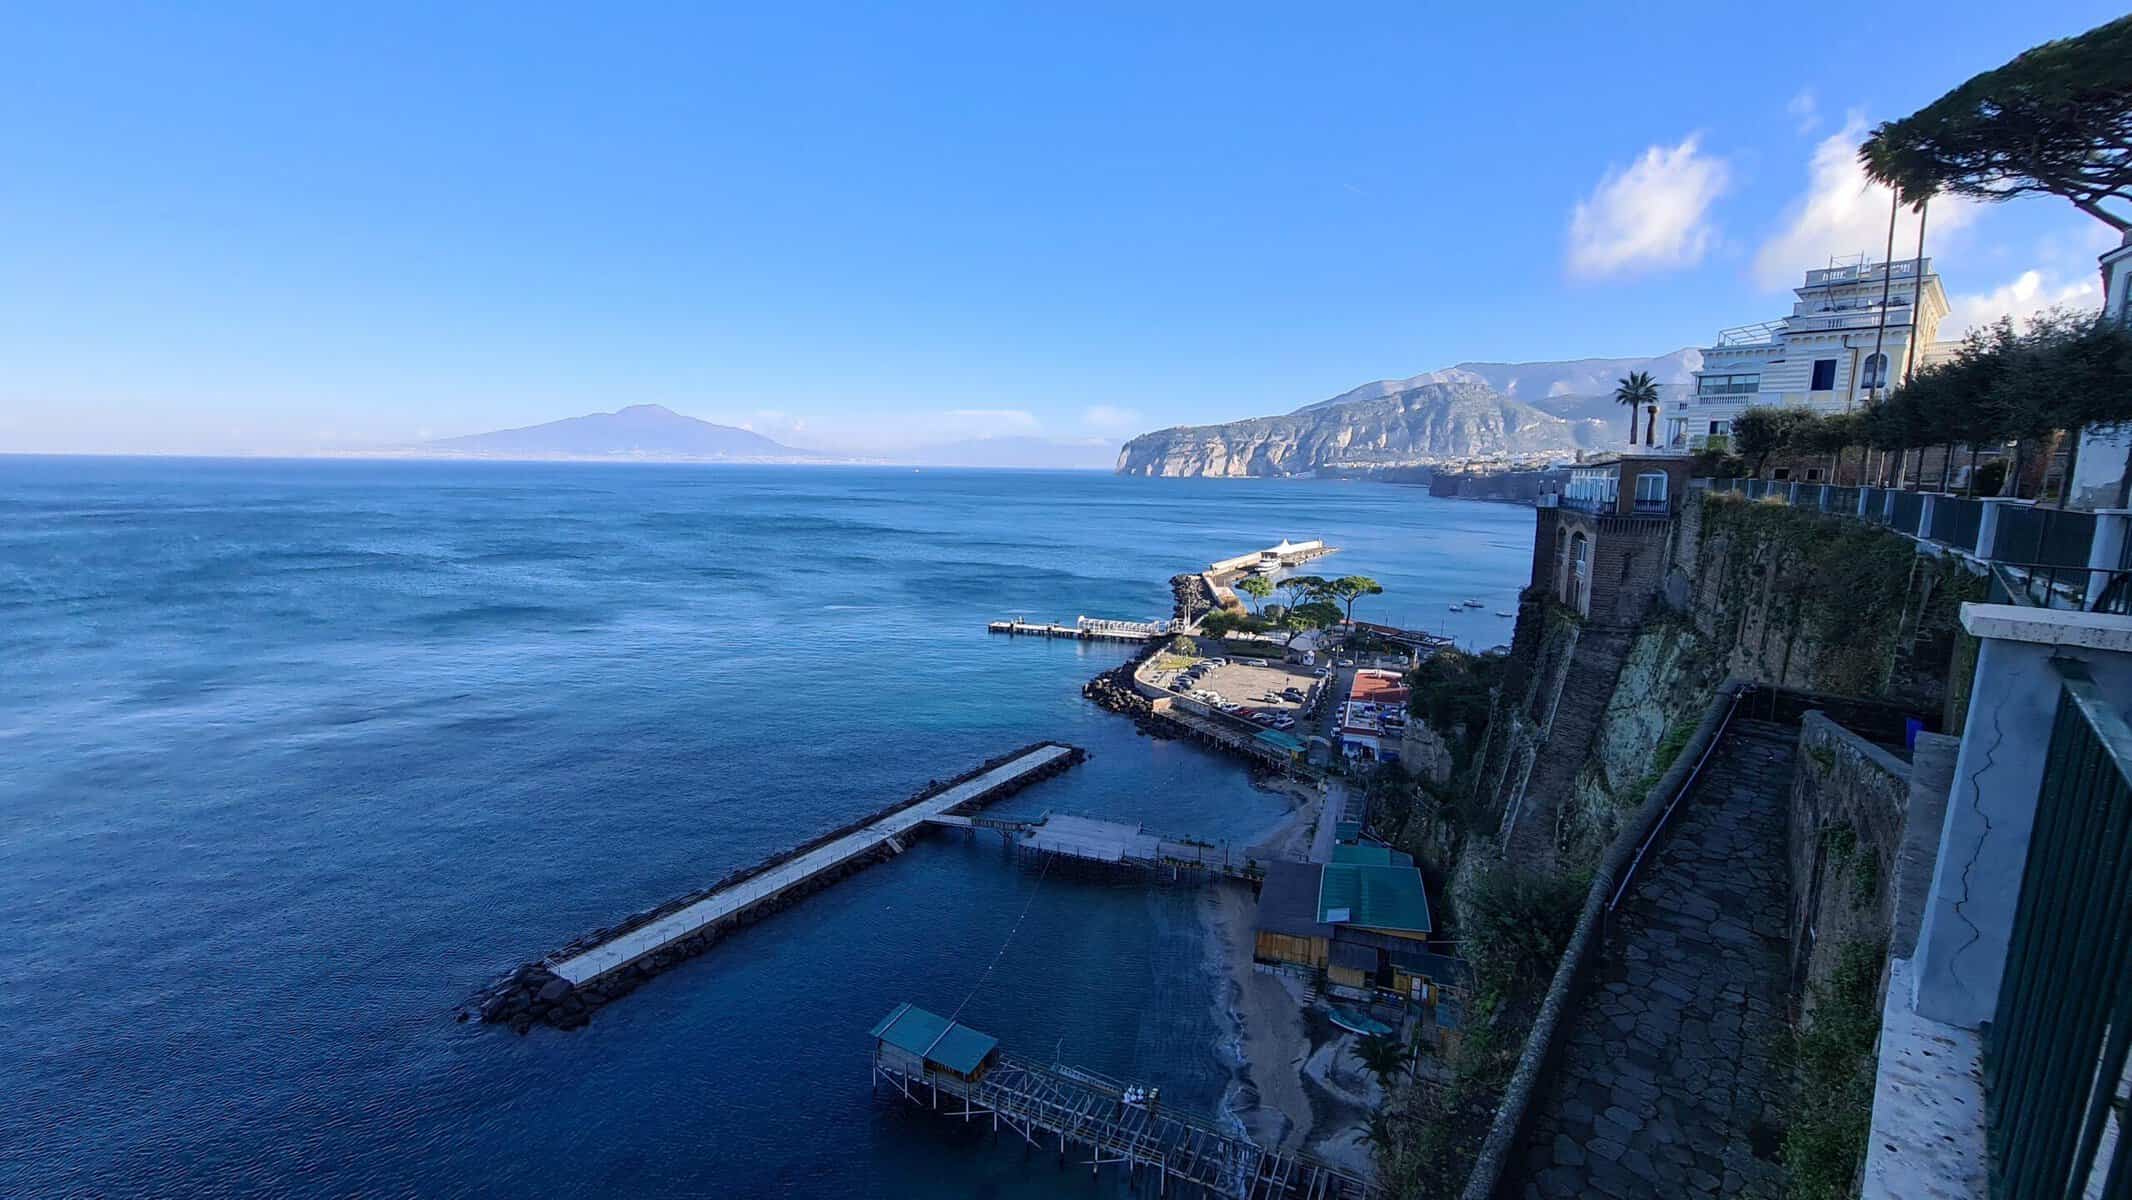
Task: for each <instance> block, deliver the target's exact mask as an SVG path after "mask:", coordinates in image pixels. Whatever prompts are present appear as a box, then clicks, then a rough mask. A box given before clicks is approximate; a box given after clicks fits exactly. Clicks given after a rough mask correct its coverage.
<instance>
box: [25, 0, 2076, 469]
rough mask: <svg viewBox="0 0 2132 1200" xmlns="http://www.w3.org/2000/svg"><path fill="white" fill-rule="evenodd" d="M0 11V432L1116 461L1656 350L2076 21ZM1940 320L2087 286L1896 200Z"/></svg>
mask: <svg viewBox="0 0 2132 1200" xmlns="http://www.w3.org/2000/svg"><path fill="white" fill-rule="evenodd" d="M334 7H335V8H337V9H339V10H345V11H329V10H328V6H294V5H262V6H258V7H256V8H254V7H240V6H208V5H198V6H192V5H187V6H160V7H157V8H147V7H143V8H105V7H101V6H96V5H91V4H68V5H64V6H51V7H24V6H6V7H0V33H4V42H5V44H6V45H7V46H8V47H9V53H8V55H7V70H6V71H4V72H0V450H7V449H21V450H114V451H145V450H163V451H187V452H229V451H283V452H285V451H293V450H307V449H320V448H324V449H332V448H337V447H345V446H351V445H359V444H363V443H373V442H381V441H384V442H390V441H404V440H409V439H414V438H418V437H422V436H426V435H427V436H445V435H449V434H459V433H469V432H476V431H480V430H484V429H490V428H497V427H501V426H509V425H521V424H530V423H533V422H536V421H543V420H550V419H554V418H557V417H563V416H570V415H575V414H578V413H582V412H587V411H593V410H599V409H609V408H614V407H618V406H620V405H622V404H628V403H639V402H651V403H661V404H666V405H668V406H670V407H672V408H675V409H677V410H680V411H683V412H687V413H691V414H694V415H697V416H702V417H706V418H709V419H713V420H723V421H727V422H730V423H736V424H742V423H744V424H747V425H749V426H750V427H753V428H756V429H758V430H761V431H763V432H766V433H770V434H771V435H773V436H777V437H781V438H784V439H786V440H790V441H794V442H797V443H800V444H806V445H814V446H824V447H830V448H837V449H846V450H849V449H857V448H863V447H866V446H880V447H893V446H898V445H907V444H909V443H911V442H914V441H925V440H937V439H945V438H951V437H957V436H976V435H996V434H1015V433H1020V434H1026V433H1033V434H1040V435H1043V436H1049V437H1061V438H1079V437H1109V438H1122V437H1124V436H1127V435H1129V434H1131V433H1135V432H1140V431H1143V430H1145V429H1149V428H1155V427H1159V426H1163V425H1169V424H1178V423H1187V422H1200V421H1211V420H1222V419H1228V418H1234V417H1242V416H1249V415H1256V414H1261V413H1267V412H1278V411H1286V410H1287V409H1290V408H1294V407H1296V406H1298V405H1301V404H1305V403H1308V402H1311V401H1314V400H1319V399H1323V398H1324V397H1326V396H1329V395H1332V394H1335V393H1337V392H1340V391H1343V390H1346V389H1347V388H1349V387H1352V386H1354V385H1357V384H1360V383H1363V382H1365V381H1367V380H1371V379H1377V378H1384V377H1396V376H1404V375H1410V374H1414V373H1417V372H1420V371H1424V370H1428V369H1432V368H1436V367H1441V366H1446V365H1449V364H1450V363H1453V362H1456V361H1460V360H1467V359H1491V360H1523V359H1555V358H1572V357H1580V356H1587V355H1631V354H1657V353H1663V352H1665V351H1668V350H1672V349H1675V348H1678V347H1680V346H1683V345H1698V344H1702V343H1704V342H1706V341H1708V340H1709V339H1710V337H1711V336H1712V335H1713V334H1714V333H1715V331H1716V330H1717V329H1718V328H1719V327H1721V326H1727V325H1734V324H1741V323H1745V322H1748V321H1754V320H1761V319H1765V318H1767V317H1771V316H1774V315H1776V314H1778V313H1779V312H1781V311H1783V309H1782V305H1783V303H1784V301H1785V300H1786V299H1787V297H1786V294H1785V291H1784V289H1785V287H1786V286H1787V283H1786V281H1787V280H1790V279H1792V278H1793V277H1794V276H1795V275H1797V274H1798V273H1799V272H1802V271H1804V270H1805V269H1806V268H1807V267H1809V266H1813V265H1817V264H1819V263H1822V262H1824V261H1825V260H1826V258H1827V256H1828V255H1829V254H1832V253H1845V252H1855V251H1860V250H1871V251H1873V252H1874V254H1875V256H1876V257H1877V256H1878V252H1879V246H1880V240H1879V239H1880V237H1881V233H1880V232H1878V231H1879V230H1881V228H1882V224H1883V222H1884V219H1885V208H1884V207H1881V205H1879V204H1877V203H1874V202H1873V201H1872V199H1871V197H1869V196H1862V195H1860V193H1859V186H1858V180H1857V179H1856V177H1855V175H1854V174H1852V173H1851V172H1850V168H1849V165H1848V164H1849V146H1850V145H1851V144H1852V143H1854V142H1855V141H1856V139H1857V137H1858V135H1859V133H1860V131H1861V125H1860V124H1859V122H1861V121H1863V122H1870V121H1876V120H1881V119H1886V118H1889V117H1893V116H1900V115H1903V114H1906V113H1908V112H1909V111H1911V110H1912V109H1914V108H1916V107H1917V106H1919V105H1921V104H1923V103H1926V102H1928V101H1930V100H1931V99H1933V98H1935V97H1936V96H1938V95H1939V94H1941V93H1942V92H1944V91H1946V90H1947V89H1948V88H1950V87H1952V86H1954V85H1955V84H1957V83H1959V82H1960V81H1961V80H1963V79H1965V78H1967V77H1968V76H1969V75H1970V74H1973V73H1974V72H1976V71H1978V70H1982V69H1986V68H1989V67H1992V66H1996V65H1998V64H1999V63H2001V62H2003V61H2004V60H2006V59H2007V58H2009V57H2011V56H2012V55H2013V54H2015V53H2016V52H2018V51H2020V50H2022V49H2024V48H2026V47H2028V46H2030V45H2032V44H2034V43H2036V42H2038V41H2042V40H2045V39H2047V38H2050V37H2054V36H2064V35H2067V34H2072V33H2077V32H2080V31H2082V30H2085V29H2087V28H2090V27H2092V26H2094V25H2096V24H2099V23H2101V22H2102V21H2105V20H2108V19H2110V18H2112V17H2114V16H2116V15H2118V13H2117V12H2116V11H2115V10H2113V9H2112V8H2111V7H2109V6H2107V5H2099V4H2088V3H2054V4H2049V5H2002V4H1990V5H1986V4H1981V3H1977V4H1970V3H1958V2H1948V3H1941V4H1937V5H1934V6H1930V7H1929V8H1926V9H1922V10H1921V9H1918V8H1917V7H1916V6H1895V5H1889V6H1885V7H1880V8H1876V7H1875V6H1865V5H1858V4H1855V3H1852V4H1844V5H1833V4H1830V5H1822V4H1807V5H1795V6H1791V7H1788V8H1785V9H1783V10H1781V12H1775V11H1772V12H1771V13H1770V14H1769V15H1766V16H1764V17H1761V18H1757V19H1753V20H1749V19H1746V18H1744V17H1742V16H1740V15H1738V13H1737V11H1736V10H1734V9H1732V8H1731V7H1729V6H1713V5H1708V4H1698V5H1691V6H1670V5H1642V6H1635V7H1631V8H1623V7H1620V6H1578V7H1573V8H1565V9H1564V10H1562V11H1558V12H1551V13H1550V12H1544V11H1538V10H1531V9H1527V8H1526V7H1525V6H1521V5H1481V6H1461V7H1463V8H1467V9H1471V10H1472V11H1460V12H1455V13H1446V12H1443V11H1432V10H1440V9H1442V8H1444V7H1447V6H1435V5H1416V4H1402V5H1387V6H1368V5H1353V6H1329V7H1323V6H1321V7H1320V8H1319V9H1318V10H1316V11H1311V12H1305V11H1303V9H1304V6H1296V5H1277V6H1242V5H1236V4H1226V5H1219V6H1213V5H1209V6H1203V7H1202V6H1187V5H1160V6H1157V5H1144V4H1141V5H1099V4H1080V5H1046V6H1026V7H1025V8H1024V10H1023V11H1020V12H1009V11H1008V10H1007V6H1002V5H995V4H968V5H938V4H916V3H912V4H902V5H869V6H865V7H863V8H861V7H856V6H854V7H851V8H844V7H831V6H816V5H808V4H792V3H787V4H778V5H747V6H732V7H729V8H723V9H712V8H707V7H701V6H695V5H675V6H672V7H642V6H629V7H627V8H624V7H621V6H612V7H611V8H610V7H609V6H602V8H601V10H599V11H594V10H593V9H591V8H588V7H585V6H578V7H576V8H574V9H562V8H558V9H554V10H551V11H542V10H540V9H538V8H537V7H536V6H530V5H498V6H495V7H493V8H487V9H462V10H460V11H458V12H457V13H455V14H453V15H439V14H438V13H437V12H434V11H430V9H429V6H409V7H406V8H399V9H395V8H392V7H390V6H387V5H382V4H380V5H346V6H334ZM1932 224H1933V229H1932V232H1933V237H1932V239H1931V241H1930V242H1929V244H1928V251H1929V252H1931V253H1933V254H1934V255H1935V256H1936V257H1937V258H1938V259H1939V260H1940V266H1941V270H1942V273H1943V277H1944V279H1945V282H1946V285H1947V287H1948V290H1949V292H1950V293H1951V294H1952V295H1953V296H1954V298H1955V303H1956V309H1957V318H1958V319H1975V318H1978V317H1981V316H1983V315H1987V314H1988V313H1990V312H1995V311H2003V310H2006V309H2008V308H2013V309H2023V308H2032V307H2034V306H2035V305H2037V304H2039V303H2043V302H2046V301H2049V300H2055V299H2059V298H2065V299H2070V300H2074V301H2081V302H2095V301H2099V294H2098V293H2097V292H2096V290H2095V281H2094V280H2095V273H2094V268H2093V263H2094V256H2095V254H2096V253H2098V252H2099V251H2100V250H2102V249H2104V248H2106V247H2107V246H2108V245H2110V244H2111V239H2110V238H2108V237H2106V236H2105V233H2106V231H2104V230H2103V229H2102V227H2101V226H2100V225H2099V223H2097V222H2095V221H2093V220H2091V219H2088V218H2086V217H2083V216H2080V215H2079V214H2078V213H2076V212H2075V211H2074V210H2073V209H2072V208H2071V206H2070V205H2066V204H2064V203H2062V202H2059V201H2056V200H2052V199H2031V200H2022V201H2015V202H2013V203H2011V204H2007V205H2000V206H1995V207H1992V208H1990V209H1977V208H1975V207H1966V208H1965V207H1958V206H1954V205H1951V204H1950V205H1948V206H1947V207H1946V210H1945V212H1944V213H1943V212H1942V210H1941V208H1939V207H1935V209H1934V211H1933V218H1932Z"/></svg>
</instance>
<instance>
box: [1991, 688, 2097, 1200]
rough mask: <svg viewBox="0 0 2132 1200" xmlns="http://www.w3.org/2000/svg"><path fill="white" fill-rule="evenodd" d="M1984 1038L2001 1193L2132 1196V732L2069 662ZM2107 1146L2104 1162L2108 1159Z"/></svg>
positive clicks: (2010, 1197)
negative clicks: (2130, 1075) (2129, 1081)
mask: <svg viewBox="0 0 2132 1200" xmlns="http://www.w3.org/2000/svg"><path fill="white" fill-rule="evenodd" d="M2053 665H2054V666H2056V667H2057V669H2058V672H2059V676H2060V687H2059V694H2058V710H2057V715H2056V717H2055V718H2054V720H2053V723H2052V729H2051V741H2050V748H2049V750H2048V752H2047V755H2046V758H2045V760H2044V768H2043V785H2042V788H2041V790H2040V793H2039V794H2038V796H2037V798H2036V822H2035V827H2034V830H2033V832H2032V834H2031V836H2030V839H2029V844H2028V864H2027V866H2026V868H2025V869H2024V870H2023V871H2022V875H2021V898H2020V902H2019V907H2018V908H2016V909H2015V912H2014V927H2013V936H2012V937H2011V939H2010V940H2009V941H2008V943H2007V958H2006V973H2005V975H2004V977H2003V978H2002V979H2001V981H2000V984H1999V1003H1998V1010H1997V1013H1996V1015H1995V1016H1994V1017H1993V1019H1992V1022H1991V1025H1990V1026H1989V1028H1988V1030H1987V1031H1986V1034H1985V1039H1984V1111H1985V1130H1986V1139H1987V1144H1988V1145H1989V1148H1990V1151H1991V1194H1992V1195H1993V1196H1995V1197H2000V1198H2002V1200H2071V1198H2073V1197H2080V1196H2097V1195H2099V1196H2101V1197H2103V1198H2104V1200H2124V1198H2125V1197H2128V1196H2132V1136H2128V1131H2127V1130H2126V1128H2125V1122H2126V1119H2127V1113H2126V1108H2125V1101H2124V1099H2123V1098H2122V1093H2123V1092H2124V1089H2125V1086H2126V1070H2125V1061H2126V1057H2127V1056H2126V1051H2127V1049H2128V1047H2132V952H2128V944H2132V929H2128V928H2127V925H2128V919H2132V911H2128V906H2132V728H2128V727H2127V725H2126V723H2125V714H2124V712H2123V711H2122V710H2121V709H2119V708H2118V707H2117V706H2116V705H2114V704H2112V703H2111V702H2110V701H2109V698H2107V697H2105V696H2104V695H2103V694H2102V691H2101V689H2100V688H2098V687H2096V686H2095V683H2094V681H2093V680H2092V679H2091V678H2090V677H2089V676H2088V674H2087V671H2086V668H2085V667H2084V666H2083V665H2081V664H2080V663H2078V662H2075V661H2071V660H2053ZM2105 1147H2110V1150H2109V1153H2108V1155H2107V1161H2105V1156H2104V1154H2103V1151H2104V1149H2105Z"/></svg>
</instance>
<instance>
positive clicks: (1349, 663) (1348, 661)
mask: <svg viewBox="0 0 2132 1200" xmlns="http://www.w3.org/2000/svg"><path fill="white" fill-rule="evenodd" d="M1339 665H1340V666H1343V667H1352V666H1354V665H1355V660H1354V659H1352V658H1343V659H1341V660H1340V662H1339Z"/></svg>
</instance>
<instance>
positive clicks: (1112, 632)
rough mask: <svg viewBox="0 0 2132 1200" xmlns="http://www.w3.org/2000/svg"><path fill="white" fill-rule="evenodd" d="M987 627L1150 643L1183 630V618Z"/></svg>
mask: <svg viewBox="0 0 2132 1200" xmlns="http://www.w3.org/2000/svg"><path fill="white" fill-rule="evenodd" d="M985 628H986V629H987V630H989V631H991V632H993V633H1004V634H1009V635H1013V636H1020V637H1054V638H1072V639H1074V640H1076V641H1082V642H1149V641H1153V640H1154V639H1156V638H1161V637H1168V636H1169V635H1170V634H1172V633H1178V632H1182V631H1183V629H1184V623H1183V622H1181V621H1174V620H1172V621H1113V620H1107V619H1105V618H1103V617H1075V618H1074V619H1073V624H1071V625H1054V624H1051V623H1049V622H1046V621H1024V620H1022V619H1021V618H1020V617H1015V618H1013V619H1012V620H1008V621H992V622H989V623H987V624H986V625H985Z"/></svg>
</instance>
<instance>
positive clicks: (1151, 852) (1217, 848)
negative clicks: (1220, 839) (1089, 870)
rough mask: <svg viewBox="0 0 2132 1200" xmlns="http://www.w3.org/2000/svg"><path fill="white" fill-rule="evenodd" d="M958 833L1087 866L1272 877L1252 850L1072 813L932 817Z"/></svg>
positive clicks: (938, 823)
mask: <svg viewBox="0 0 2132 1200" xmlns="http://www.w3.org/2000/svg"><path fill="white" fill-rule="evenodd" d="M926 819H927V820H928V821H929V822H930V823H932V824H934V825H942V826H946V827H948V828H952V829H990V830H994V831H996V832H998V833H1001V834H1003V835H1005V836H1006V838H1007V843H1008V844H1009V845H1011V846H1013V847H1014V848H1015V849H1017V850H1024V851H1028V852H1029V853H1032V854H1050V855H1057V856H1058V857H1061V858H1072V859H1078V860H1080V861H1082V862H1092V863H1103V864H1105V865H1108V866H1116V867H1140V868H1145V869H1150V870H1170V871H1201V872H1205V873H1207V874H1209V875H1220V876H1224V877H1227V878H1230V879H1242V880H1247V881H1252V882H1256V881H1257V880H1260V879H1264V878H1265V877H1266V867H1265V864H1264V863H1262V862H1260V861H1258V860H1257V859H1256V858H1254V857H1253V856H1251V855H1250V854H1249V853H1248V852H1246V851H1238V850H1232V849H1230V848H1229V847H1228V846H1227V845H1226V844H1223V845H1216V844H1215V843H1212V842H1207V841H1201V840H1199V839H1197V838H1187V837H1172V836H1169V835H1166V834H1160V833H1153V832H1150V831H1149V830H1148V829H1147V828H1146V827H1144V826H1141V825H1137V824H1131V825H1129V824H1126V823H1125V822H1122V821H1104V820H1099V819H1097V818H1095V817H1082V816H1075V815H1073V814H1071V813H1051V812H1047V813H1045V814H1044V815H1042V816H1040V817H1036V818H1034V819H1031V820H1021V821H1016V820H1009V819H1005V818H1001V817H959V816H953V815H946V814H944V815H941V816H936V817H928V818H926Z"/></svg>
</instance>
